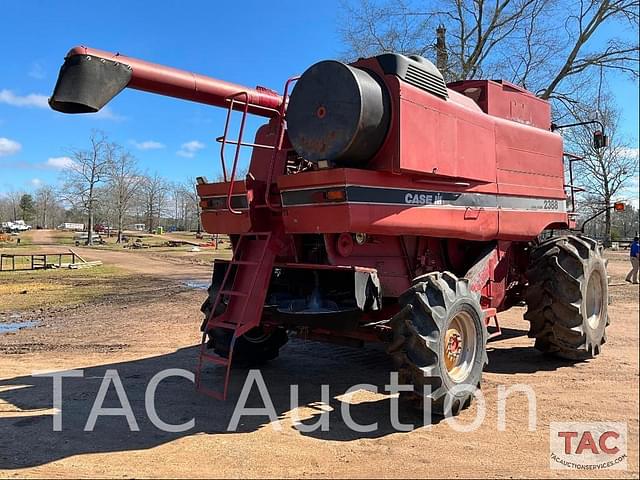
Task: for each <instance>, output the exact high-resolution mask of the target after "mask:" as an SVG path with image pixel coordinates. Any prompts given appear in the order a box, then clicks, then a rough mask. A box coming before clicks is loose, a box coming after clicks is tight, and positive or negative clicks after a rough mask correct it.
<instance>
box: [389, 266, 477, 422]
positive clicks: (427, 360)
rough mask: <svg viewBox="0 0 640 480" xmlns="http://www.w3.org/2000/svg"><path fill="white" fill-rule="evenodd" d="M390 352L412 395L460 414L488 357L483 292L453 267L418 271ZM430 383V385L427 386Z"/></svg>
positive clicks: (403, 299)
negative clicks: (473, 288)
mask: <svg viewBox="0 0 640 480" xmlns="http://www.w3.org/2000/svg"><path fill="white" fill-rule="evenodd" d="M399 301H400V304H401V306H402V307H403V310H401V313H400V314H399V315H396V316H395V317H394V318H393V319H392V321H391V327H392V329H393V341H392V343H391V345H390V346H389V348H388V352H389V353H390V354H391V355H392V357H393V358H394V361H395V363H396V365H397V367H398V369H399V374H400V381H401V382H403V383H408V384H411V385H413V388H414V392H413V395H412V397H413V398H414V399H416V398H417V399H419V400H420V401H421V402H422V401H424V402H430V406H431V411H432V412H433V413H435V414H438V415H444V416H449V415H457V414H458V413H459V412H460V411H461V410H462V409H464V408H466V407H468V406H469V405H470V404H471V400H472V398H473V395H474V392H475V390H476V389H477V388H479V387H480V381H481V378H482V369H483V368H484V365H485V364H486V363H487V353H486V344H487V329H486V327H485V324H484V314H483V312H482V308H481V306H480V302H479V295H478V294H476V293H473V292H471V291H470V290H469V284H468V281H467V280H466V279H458V278H457V277H456V276H455V275H453V274H452V273H449V272H444V273H430V274H428V275H424V276H422V277H419V278H418V279H416V281H415V282H414V285H413V286H412V287H411V288H410V289H409V290H407V291H406V292H405V293H404V294H402V296H401V297H400V299H399ZM425 388H426V390H425Z"/></svg>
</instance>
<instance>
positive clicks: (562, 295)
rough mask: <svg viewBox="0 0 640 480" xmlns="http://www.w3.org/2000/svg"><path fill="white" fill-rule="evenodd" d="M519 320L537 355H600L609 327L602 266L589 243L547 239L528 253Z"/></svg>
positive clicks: (567, 237) (576, 357)
mask: <svg viewBox="0 0 640 480" xmlns="http://www.w3.org/2000/svg"><path fill="white" fill-rule="evenodd" d="M527 278H528V280H529V285H528V287H527V289H526V291H525V300H526V302H527V305H528V309H527V312H526V313H525V315H524V318H525V319H527V320H529V322H531V325H530V330H529V336H530V337H532V338H535V339H536V343H535V347H536V348H537V349H538V350H540V351H541V352H544V353H547V354H551V355H555V356H557V357H560V358H564V359H567V360H584V359H588V358H591V357H594V356H596V355H598V354H599V353H600V350H601V348H602V345H603V344H604V343H605V342H606V333H605V329H606V326H607V325H609V314H608V311H607V304H608V298H609V293H608V282H607V270H606V262H605V260H604V258H602V252H601V249H600V247H599V246H598V244H597V242H596V241H595V240H592V239H590V238H587V237H578V236H574V235H562V236H558V237H553V238H550V239H548V240H546V241H544V242H542V243H541V244H539V245H538V246H536V247H534V248H533V250H532V252H531V259H530V267H529V269H528V270H527Z"/></svg>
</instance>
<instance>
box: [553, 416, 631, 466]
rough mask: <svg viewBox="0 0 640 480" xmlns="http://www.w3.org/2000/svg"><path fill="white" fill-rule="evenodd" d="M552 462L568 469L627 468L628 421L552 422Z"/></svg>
mask: <svg viewBox="0 0 640 480" xmlns="http://www.w3.org/2000/svg"><path fill="white" fill-rule="evenodd" d="M549 449H550V454H549V465H550V467H551V468H553V469H565V470H626V468H627V424H626V423H623V422H590V423H583V422H551V425H550V426H549Z"/></svg>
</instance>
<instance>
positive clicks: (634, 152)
mask: <svg viewBox="0 0 640 480" xmlns="http://www.w3.org/2000/svg"><path fill="white" fill-rule="evenodd" d="M639 153H640V149H639V148H638V147H635V148H633V147H623V148H621V149H620V155H622V156H623V157H628V158H638V154H639Z"/></svg>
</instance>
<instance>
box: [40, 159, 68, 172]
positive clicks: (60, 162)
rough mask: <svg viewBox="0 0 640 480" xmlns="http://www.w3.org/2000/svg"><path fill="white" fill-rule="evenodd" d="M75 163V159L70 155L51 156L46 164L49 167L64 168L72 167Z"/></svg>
mask: <svg viewBox="0 0 640 480" xmlns="http://www.w3.org/2000/svg"><path fill="white" fill-rule="evenodd" d="M73 163H74V162H73V160H72V159H71V158H69V157H51V158H49V159H48V160H47V161H46V163H45V165H46V166H47V167H49V168H57V169H59V170H63V169H65V168H69V167H71V166H72V165H73Z"/></svg>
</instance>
